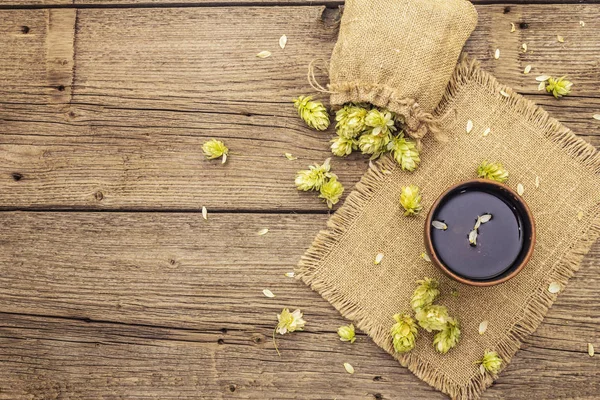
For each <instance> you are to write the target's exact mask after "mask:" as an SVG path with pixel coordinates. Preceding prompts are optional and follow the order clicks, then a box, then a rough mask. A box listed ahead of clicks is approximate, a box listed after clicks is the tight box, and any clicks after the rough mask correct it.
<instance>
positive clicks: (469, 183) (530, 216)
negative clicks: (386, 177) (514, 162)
mask: <svg viewBox="0 0 600 400" xmlns="http://www.w3.org/2000/svg"><path fill="white" fill-rule="evenodd" d="M479 184H483V185H488V186H495V187H496V188H497V189H499V190H503V191H506V192H508V193H509V194H510V195H511V196H512V197H513V198H514V200H515V201H516V202H518V203H519V204H520V205H521V206H522V207H523V209H524V210H525V214H526V218H528V219H529V221H530V224H531V239H530V241H529V243H530V245H529V248H528V249H527V253H526V254H525V257H524V258H523V260H522V261H521V263H520V264H519V265H518V266H517V267H516V268H514V269H513V271H512V272H510V273H509V274H508V275H505V276H502V277H501V278H499V279H492V280H485V281H476V280H471V279H467V278H465V277H463V276H460V275H457V274H455V273H454V272H452V271H451V270H450V269H449V268H448V267H446V266H445V265H444V263H442V261H441V260H440V259H439V258H438V256H437V254H436V253H435V251H434V249H433V244H432V241H431V222H432V218H433V214H434V211H435V210H437V208H438V206H439V205H440V203H441V202H442V200H444V199H445V197H446V196H447V195H448V194H450V192H452V191H454V190H456V189H458V188H459V187H463V186H473V185H479ZM535 240H536V231H535V220H534V219H533V214H532V213H531V210H530V209H529V206H528V205H527V203H526V202H525V200H523V198H522V197H521V196H519V195H518V194H517V192H515V191H514V190H512V189H511V188H510V187H508V186H507V185H505V184H503V183H500V182H496V181H492V180H489V179H471V180H468V181H463V182H459V183H457V184H455V185H452V186H451V187H449V188H448V189H446V190H445V191H444V192H443V193H442V194H441V195H440V196H439V197H438V198H437V199H436V201H435V202H434V203H433V205H432V206H431V208H430V209H429V212H428V213H427V218H426V219H425V248H426V250H427V253H428V254H429V257H430V258H431V262H432V263H433V264H434V265H436V266H437V267H438V268H439V269H441V270H442V271H443V272H444V273H445V274H446V275H448V276H449V277H451V278H452V279H454V280H456V281H458V282H461V283H464V284H467V285H471V286H493V285H498V284H500V283H503V282H506V281H507V280H509V279H511V278H513V277H515V276H516V275H517V274H518V273H519V272H521V270H522V269H523V268H525V265H527V263H528V262H529V260H530V259H531V256H532V255H533V248H534V247H535Z"/></svg>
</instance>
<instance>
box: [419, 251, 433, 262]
mask: <svg viewBox="0 0 600 400" xmlns="http://www.w3.org/2000/svg"><path fill="white" fill-rule="evenodd" d="M421 258H422V259H423V260H425V261H427V262H431V258H429V254H427V253H421Z"/></svg>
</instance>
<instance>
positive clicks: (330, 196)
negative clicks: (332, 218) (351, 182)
mask: <svg viewBox="0 0 600 400" xmlns="http://www.w3.org/2000/svg"><path fill="white" fill-rule="evenodd" d="M342 193H344V186H343V185H342V184H341V183H340V182H339V181H338V180H337V178H335V177H332V178H331V179H329V180H328V181H327V182H325V183H324V184H323V185H322V186H321V194H320V195H319V197H320V198H322V199H323V200H325V202H326V203H327V207H329V208H331V207H333V205H334V204H337V202H338V201H340V197H342Z"/></svg>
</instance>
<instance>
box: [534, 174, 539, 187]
mask: <svg viewBox="0 0 600 400" xmlns="http://www.w3.org/2000/svg"><path fill="white" fill-rule="evenodd" d="M539 187H540V177H539V176H536V177H535V188H536V189H537V188H539Z"/></svg>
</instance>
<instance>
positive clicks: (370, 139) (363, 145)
mask: <svg viewBox="0 0 600 400" xmlns="http://www.w3.org/2000/svg"><path fill="white" fill-rule="evenodd" d="M389 142H390V135H389V134H385V135H384V134H381V135H376V134H374V133H373V131H372V130H371V131H369V132H368V133H365V134H363V135H362V136H361V137H360V139H358V147H359V148H360V150H361V151H362V153H363V154H371V155H372V156H371V158H377V157H379V156H380V155H381V154H382V153H384V152H385V151H386V149H387V145H388V143H389Z"/></svg>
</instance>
